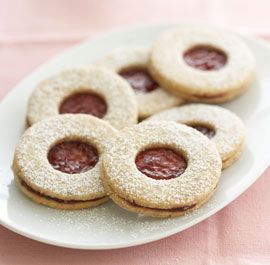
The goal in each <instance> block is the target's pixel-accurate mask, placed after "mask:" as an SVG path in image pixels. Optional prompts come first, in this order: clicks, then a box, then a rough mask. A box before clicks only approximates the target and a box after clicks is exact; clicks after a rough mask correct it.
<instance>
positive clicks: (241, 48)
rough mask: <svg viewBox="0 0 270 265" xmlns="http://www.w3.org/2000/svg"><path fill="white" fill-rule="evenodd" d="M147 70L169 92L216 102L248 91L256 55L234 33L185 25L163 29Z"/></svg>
mask: <svg viewBox="0 0 270 265" xmlns="http://www.w3.org/2000/svg"><path fill="white" fill-rule="evenodd" d="M149 69H150V72H151V74H152V76H153V77H154V78H155V80H157V81H158V82H159V84H160V85H161V86H162V87H163V88H164V89H167V90H168V91H170V92H171V93H174V94H176V95H178V96H181V97H183V98H185V99H187V100H190V101H200V102H209V103H210V102H211V103H218V102H225V101H228V100H231V99H233V98H235V97H236V96H238V95H240V94H242V93H243V92H244V91H246V90H247V88H248V87H249V86H250V84H251V82H252V80H253V77H254V72H255V58H254V56H253V54H252V52H251V51H250V49H249V48H248V47H247V45H246V44H245V43H244V42H243V41H242V40H241V39H240V38H238V37H237V36H235V35H232V34H229V33H227V32H222V31H220V30H214V29H204V28H197V27H191V28H187V27H185V28H178V29H173V30H170V31H168V32H165V33H164V34H163V35H162V36H161V37H160V38H159V39H158V40H157V41H156V42H155V43H154V45H153V48H152V50H151V54H150V62H149Z"/></svg>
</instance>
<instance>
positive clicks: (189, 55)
mask: <svg viewBox="0 0 270 265" xmlns="http://www.w3.org/2000/svg"><path fill="white" fill-rule="evenodd" d="M184 60H185V62H186V63H187V64H188V65H189V66H191V67H193V68H196V69H200V70H203V71H211V70H218V69H220V68H222V67H223V66H224V65H225V64H226V62H227V56H226V54H225V53H224V52H223V51H221V50H218V49H215V48H212V47H207V46H197V47H194V48H191V49H189V50H188V51H186V52H185V53H184Z"/></svg>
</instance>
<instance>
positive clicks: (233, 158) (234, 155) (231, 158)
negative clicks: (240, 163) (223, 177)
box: [222, 143, 244, 170]
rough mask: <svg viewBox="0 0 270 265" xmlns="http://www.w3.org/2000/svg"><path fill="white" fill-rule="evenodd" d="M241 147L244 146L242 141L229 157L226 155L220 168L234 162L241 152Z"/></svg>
mask: <svg viewBox="0 0 270 265" xmlns="http://www.w3.org/2000/svg"><path fill="white" fill-rule="evenodd" d="M243 148H244V143H242V144H241V145H240V146H239V147H238V148H237V149H236V151H235V152H234V153H233V154H232V155H231V156H230V157H228V158H227V159H225V160H222V170H224V169H225V168H228V167H229V166H231V165H232V164H233V163H234V162H236V160H238V158H239V157H240V156H241V154H242V151H243Z"/></svg>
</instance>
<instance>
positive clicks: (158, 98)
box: [96, 48, 183, 119]
mask: <svg viewBox="0 0 270 265" xmlns="http://www.w3.org/2000/svg"><path fill="white" fill-rule="evenodd" d="M148 60H149V50H148V49H146V48H145V49H144V48H126V49H118V50H115V51H114V52H112V53H110V54H108V55H107V56H105V57H103V58H101V59H99V60H98V61H97V62H96V65H98V66H102V67H105V68H108V69H110V70H112V71H114V72H116V73H118V74H119V75H120V76H122V77H123V78H124V79H126V80H127V81H128V83H129V84H130V85H131V87H132V88H133V89H134V91H135V93H136V96H137V102H138V107H139V118H140V119H144V118H146V117H148V116H151V115H153V114H154V113H157V112H159V111H161V110H164V109H167V108H170V107H174V106H177V105H180V104H181V103H182V102H183V99H181V98H179V97H176V96H175V95H173V94H171V93H169V92H167V91H166V90H164V89H162V88H161V87H160V86H159V85H158V83H157V82H156V81H155V80H154V79H153V78H152V77H151V75H150V74H149V72H148V70H147V67H148V66H147V63H148Z"/></svg>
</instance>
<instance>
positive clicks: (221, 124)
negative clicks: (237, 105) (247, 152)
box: [147, 104, 245, 169]
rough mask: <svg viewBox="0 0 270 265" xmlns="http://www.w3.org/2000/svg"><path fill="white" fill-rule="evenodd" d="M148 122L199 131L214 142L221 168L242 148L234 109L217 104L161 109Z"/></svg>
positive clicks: (240, 128) (241, 131)
mask: <svg viewBox="0 0 270 265" xmlns="http://www.w3.org/2000/svg"><path fill="white" fill-rule="evenodd" d="M147 121H175V122H177V123H183V124H186V125H188V126H191V127H193V128H194V129H196V130H198V131H200V132H201V133H203V134H204V135H206V136H207V137H208V138H209V139H211V141H212V142H213V143H214V144H215V145H216V148H217V150H218V152H219V154H220V156H221V159H222V167H223V169H224V168H227V167H229V166H230V165H231V164H233V163H234V162H235V161H236V160H237V159H238V158H239V156H240V155H241V153H242V150H243V146H244V139H245V128H244V124H243V122H242V121H241V120H240V118H239V117H237V116H236V115H235V114H234V113H233V112H231V111H229V110H227V109H224V108H222V107H219V106H213V105H206V104H189V105H185V106H182V107H178V108H172V109H169V110H165V111H162V112H160V113H158V114H156V115H154V116H152V117H150V118H149V119H148V120H147Z"/></svg>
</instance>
